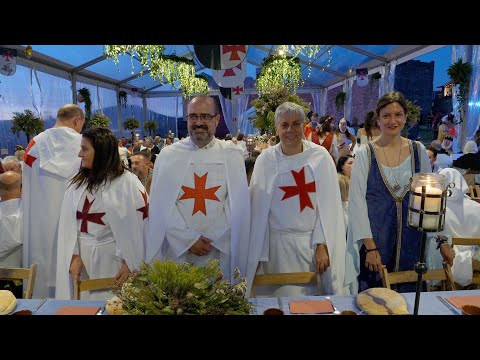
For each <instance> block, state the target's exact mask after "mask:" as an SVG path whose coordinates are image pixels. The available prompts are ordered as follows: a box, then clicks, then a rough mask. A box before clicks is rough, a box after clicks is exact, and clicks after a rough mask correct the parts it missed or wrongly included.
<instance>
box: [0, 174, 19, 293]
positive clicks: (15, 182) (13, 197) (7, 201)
mask: <svg viewBox="0 0 480 360" xmlns="http://www.w3.org/2000/svg"><path fill="white" fill-rule="evenodd" d="M21 194H22V176H21V175H20V174H18V173H16V172H14V171H6V172H4V173H3V174H0V267H13V268H18V267H22V238H21V236H20V233H21V226H22V200H21V198H20V196H21ZM7 283H8V288H7V287H5V289H6V290H11V291H12V292H13V293H14V294H15V296H16V297H19V296H20V297H21V296H22V288H21V285H20V286H18V289H16V288H15V287H16V286H15V285H14V284H13V282H12V281H8V282H7ZM4 285H6V282H5V281H2V280H0V289H3V288H4V287H3V286H4Z"/></svg>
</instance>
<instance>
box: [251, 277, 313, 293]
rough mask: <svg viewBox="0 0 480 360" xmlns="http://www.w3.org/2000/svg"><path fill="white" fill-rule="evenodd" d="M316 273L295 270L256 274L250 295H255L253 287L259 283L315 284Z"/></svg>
mask: <svg viewBox="0 0 480 360" xmlns="http://www.w3.org/2000/svg"><path fill="white" fill-rule="evenodd" d="M316 283H317V273H315V272H295V273H279V274H257V275H255V277H254V278H253V284H252V290H251V292H250V297H255V294H254V292H253V288H254V287H255V286H260V285H293V284H295V285H296V284H316Z"/></svg>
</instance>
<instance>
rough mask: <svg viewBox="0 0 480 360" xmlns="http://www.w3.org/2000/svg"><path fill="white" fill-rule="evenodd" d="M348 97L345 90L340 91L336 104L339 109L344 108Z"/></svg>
mask: <svg viewBox="0 0 480 360" xmlns="http://www.w3.org/2000/svg"><path fill="white" fill-rule="evenodd" d="M346 97H347V93H345V92H343V91H342V92H339V93H338V94H337V96H336V97H335V106H336V108H337V111H341V110H343V105H344V104H345V98H346Z"/></svg>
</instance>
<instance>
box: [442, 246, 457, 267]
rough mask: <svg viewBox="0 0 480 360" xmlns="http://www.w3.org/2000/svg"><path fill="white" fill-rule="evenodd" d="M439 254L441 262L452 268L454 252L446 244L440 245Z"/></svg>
mask: <svg viewBox="0 0 480 360" xmlns="http://www.w3.org/2000/svg"><path fill="white" fill-rule="evenodd" d="M440 254H442V257H443V260H445V261H446V262H447V263H448V265H450V266H453V259H455V250H453V247H451V246H450V245H448V244H442V245H440Z"/></svg>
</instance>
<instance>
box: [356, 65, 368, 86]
mask: <svg viewBox="0 0 480 360" xmlns="http://www.w3.org/2000/svg"><path fill="white" fill-rule="evenodd" d="M356 73H357V86H359V87H364V86H367V84H368V69H367V68H364V69H357V70H356Z"/></svg>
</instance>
